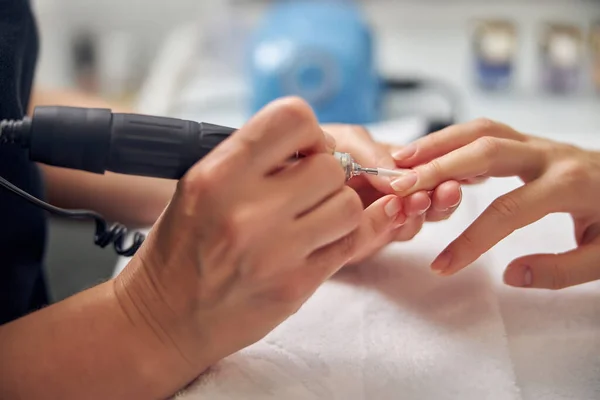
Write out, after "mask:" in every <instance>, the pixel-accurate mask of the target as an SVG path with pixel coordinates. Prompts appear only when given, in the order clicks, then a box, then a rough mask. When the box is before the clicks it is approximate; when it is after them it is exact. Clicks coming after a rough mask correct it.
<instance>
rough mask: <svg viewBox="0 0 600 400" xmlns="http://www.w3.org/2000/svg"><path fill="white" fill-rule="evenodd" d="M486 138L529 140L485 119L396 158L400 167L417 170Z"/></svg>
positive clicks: (422, 141) (415, 144) (412, 147)
mask: <svg viewBox="0 0 600 400" xmlns="http://www.w3.org/2000/svg"><path fill="white" fill-rule="evenodd" d="M485 136H490V137H495V138H499V139H512V140H517V141H523V140H525V138H526V136H525V135H523V134H522V133H519V132H517V131H515V130H514V129H512V128H511V127H509V126H507V125H504V124H501V123H498V122H495V121H491V120H489V119H485V118H481V119H477V120H474V121H470V122H467V123H464V124H458V125H452V126H449V127H448V128H445V129H442V130H441V131H438V132H434V133H432V134H429V135H427V136H424V137H422V138H420V139H418V140H416V141H415V142H413V143H410V144H408V145H406V146H404V147H402V148H401V149H399V150H398V151H396V152H394V154H393V157H394V159H395V160H396V164H397V165H398V166H399V167H403V168H407V167H413V166H415V165H419V164H423V163H426V162H429V161H431V160H433V159H434V158H437V157H440V156H442V155H444V154H447V153H449V152H451V151H453V150H456V149H458V148H461V147H463V146H466V145H467V144H469V143H472V142H474V141H475V140H477V139H479V138H481V137H485Z"/></svg>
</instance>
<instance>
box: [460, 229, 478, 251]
mask: <svg viewBox="0 0 600 400" xmlns="http://www.w3.org/2000/svg"><path fill="white" fill-rule="evenodd" d="M460 242H461V244H462V247H464V248H465V249H475V248H476V246H477V239H476V235H475V234H474V233H473V231H472V230H471V229H467V230H466V231H465V232H464V233H463V234H462V235H461V236H460Z"/></svg>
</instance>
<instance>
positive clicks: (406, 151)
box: [392, 143, 417, 161]
mask: <svg viewBox="0 0 600 400" xmlns="http://www.w3.org/2000/svg"><path fill="white" fill-rule="evenodd" d="M416 152H417V146H416V145H415V144H414V143H411V144H409V145H408V146H405V147H403V148H401V149H400V150H398V151H397V152H395V153H394V154H392V157H394V160H396V161H402V160H405V159H407V158H410V157H412V156H414V155H415V153H416Z"/></svg>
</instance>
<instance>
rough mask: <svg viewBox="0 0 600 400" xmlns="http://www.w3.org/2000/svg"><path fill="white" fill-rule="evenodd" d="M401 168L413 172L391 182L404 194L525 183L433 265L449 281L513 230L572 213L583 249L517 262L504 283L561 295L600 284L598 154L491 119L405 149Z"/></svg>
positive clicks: (500, 200) (501, 199)
mask: <svg viewBox="0 0 600 400" xmlns="http://www.w3.org/2000/svg"><path fill="white" fill-rule="evenodd" d="M399 165H400V166H403V167H412V168H414V174H412V175H411V176H408V177H406V178H405V179H403V180H398V181H396V182H393V183H392V186H395V187H396V192H397V193H398V194H399V195H401V196H407V195H410V194H411V193H417V192H419V191H422V190H431V189H432V188H435V187H437V186H438V185H439V184H440V183H442V182H446V181H448V180H457V181H467V180H474V179H477V180H480V179H482V178H487V177H510V176H515V177H519V178H520V179H521V180H522V181H523V183H524V185H523V186H522V187H520V188H517V189H515V190H514V191H512V192H510V193H507V194H505V195H503V196H501V197H499V198H497V199H496V200H495V201H494V202H492V204H490V206H489V207H488V208H487V209H486V210H485V211H484V212H483V213H482V214H481V215H480V216H479V218H477V219H476V220H475V221H474V222H473V223H472V225H471V226H469V227H468V228H467V229H466V230H465V231H464V232H463V234H461V235H460V236H459V237H458V238H457V239H456V240H454V241H453V242H452V243H451V244H450V245H449V246H448V247H447V248H446V249H445V250H444V251H443V252H442V253H441V254H440V255H439V256H438V258H437V259H436V260H435V261H434V262H433V264H432V269H433V270H434V271H436V272H437V273H439V274H440V275H443V276H448V275H452V274H455V273H457V272H458V271H460V270H461V269H463V268H465V267H466V266H468V265H470V264H471V263H472V262H474V261H475V260H477V259H478V258H479V257H480V256H481V255H482V254H484V253H485V252H487V251H488V250H489V249H491V248H492V247H493V246H494V245H495V244H497V243H498V242H499V241H501V240H502V239H503V238H505V237H506V236H508V235H510V234H511V233H512V232H513V231H515V230H517V229H519V228H522V227H524V226H527V225H529V224H532V223H534V222H536V221H538V220H540V219H541V218H543V217H544V216H546V215H548V214H550V213H559V212H560V213H568V214H570V215H571V217H572V219H573V222H574V228H575V232H574V233H575V238H576V240H577V248H576V249H573V250H571V251H568V252H566V253H563V254H534V255H529V256H525V257H521V258H519V259H516V260H514V261H513V262H512V263H510V265H509V266H508V268H507V269H506V272H505V275H504V279H505V282H506V283H507V284H509V285H512V286H517V287H529V288H541V289H562V288H566V287H570V286H574V285H578V284H582V283H586V282H590V281H594V280H597V279H600V267H599V266H600V209H599V208H598V204H597V199H598V197H599V196H600V154H599V153H598V152H595V151H587V150H583V149H581V148H578V147H575V146H571V145H567V144H563V143H557V142H554V141H550V140H547V139H543V138H539V137H535V136H530V135H525V134H522V133H520V132H517V131H515V130H514V129H512V128H510V127H508V126H506V125H503V124H500V123H496V122H493V121H489V120H486V119H480V120H475V121H472V122H469V123H466V124H462V125H456V126H452V127H449V128H447V129H445V130H443V131H440V132H437V133H435V134H433V135H430V136H428V137H425V138H422V139H420V140H418V141H416V142H415V143H413V144H412V145H411V146H408V150H407V151H405V155H404V157H403V159H402V160H401V161H400V162H399Z"/></svg>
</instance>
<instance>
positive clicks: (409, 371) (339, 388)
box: [177, 195, 521, 400]
mask: <svg viewBox="0 0 600 400" xmlns="http://www.w3.org/2000/svg"><path fill="white" fill-rule="evenodd" d="M469 200H470V199H469V196H468V195H465V200H464V203H463V207H462V208H461V212H459V213H458V214H457V215H455V216H454V217H453V219H452V220H453V222H452V223H446V224H436V225H430V226H427V227H426V228H425V229H424V230H423V232H422V233H421V234H420V235H419V236H418V237H417V238H416V239H415V240H414V241H411V242H409V243H403V244H397V245H393V246H390V247H389V248H388V249H387V250H386V251H384V252H383V253H382V254H381V255H380V256H378V257H377V258H376V259H373V260H370V261H368V262H365V263H364V264H363V265H361V266H357V267H351V268H347V269H345V270H343V271H342V272H341V273H340V274H339V275H338V276H336V277H335V278H334V279H332V280H331V281H330V282H327V283H326V284H325V285H324V286H323V287H321V288H320V289H319V290H318V291H317V293H316V294H315V295H314V297H312V298H311V299H310V300H309V301H308V302H307V303H306V304H305V306H304V307H303V308H302V309H301V310H300V311H299V312H298V313H297V314H296V315H294V316H293V317H291V318H290V319H289V320H288V321H286V322H285V323H284V324H282V325H281V326H280V327H278V328H277V329H276V330H275V331H273V332H272V333H271V334H269V335H268V336H267V337H266V338H265V339H264V340H262V341H260V342H258V343H256V344H255V345H253V346H250V347H249V348H247V349H245V350H242V351H241V352H239V353H237V354H235V355H233V356H231V357H229V358H227V359H225V360H223V361H222V362H220V363H219V364H217V365H215V366H214V368H212V369H211V370H210V371H209V372H208V373H207V374H205V375H204V376H202V377H201V378H200V379H199V380H198V381H197V382H196V383H195V384H193V385H192V386H191V387H189V388H188V389H186V390H185V391H184V392H183V393H182V394H180V395H179V396H178V397H177V398H178V399H179V400H192V399H212V400H218V399H286V400H294V399H340V400H341V399H343V400H352V399H453V400H454V399H461V400H468V399H477V400H481V399H498V400H500V399H501V400H510V399H520V398H521V397H520V395H519V393H518V389H517V387H516V384H515V376H514V373H513V367H512V363H511V361H510V355H509V351H508V345H507V341H506V337H505V331H504V326H503V323H502V319H501V316H500V313H499V307H498V302H497V298H496V295H495V293H494V288H493V283H492V280H491V279H490V275H489V272H488V268H486V267H488V266H487V265H486V264H487V263H488V259H486V258H483V259H482V260H481V261H480V262H478V265H477V266H475V265H474V266H473V267H472V268H470V269H469V270H468V271H466V272H465V273H462V274H459V275H457V276H456V277H453V278H438V277H437V276H435V275H434V274H432V273H431V272H430V271H429V268H428V266H429V263H430V262H431V261H432V259H433V258H434V257H435V255H436V254H437V253H438V252H439V251H441V250H442V248H443V247H444V246H445V245H446V244H447V243H448V241H449V240H450V238H452V237H454V236H456V235H457V234H458V232H460V231H461V230H462V229H463V228H464V227H465V226H466V225H467V223H468V222H470V220H472V218H473V217H474V215H471V214H470V213H469V210H470V209H471V208H472V207H471V206H470V201H469Z"/></svg>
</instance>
